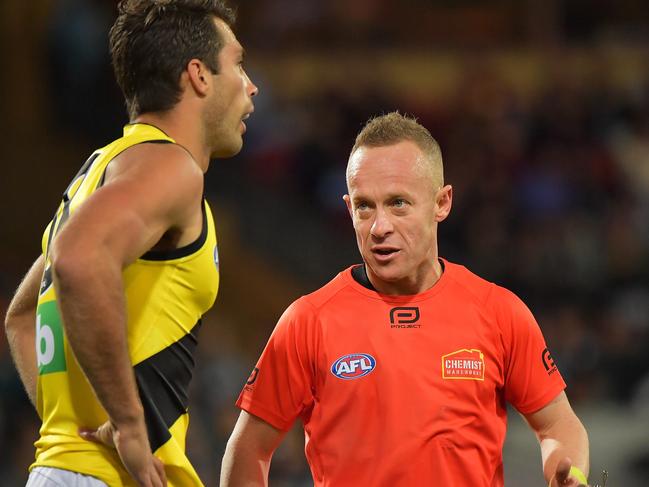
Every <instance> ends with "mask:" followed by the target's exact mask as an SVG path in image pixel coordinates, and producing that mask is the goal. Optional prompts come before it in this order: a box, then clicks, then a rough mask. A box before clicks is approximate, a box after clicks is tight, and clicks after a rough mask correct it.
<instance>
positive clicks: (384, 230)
mask: <svg viewBox="0 0 649 487" xmlns="http://www.w3.org/2000/svg"><path fill="white" fill-rule="evenodd" d="M370 233H371V234H372V236H373V237H375V238H384V237H385V236H386V235H389V234H390V233H392V221H391V220H390V216H389V215H388V214H387V213H386V212H385V211H384V210H383V209H381V208H377V210H376V214H375V217H374V223H372V228H371V230H370Z"/></svg>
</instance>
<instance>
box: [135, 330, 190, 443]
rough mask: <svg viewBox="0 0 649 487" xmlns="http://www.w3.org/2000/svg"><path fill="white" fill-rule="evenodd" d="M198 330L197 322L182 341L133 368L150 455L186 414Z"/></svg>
mask: <svg viewBox="0 0 649 487" xmlns="http://www.w3.org/2000/svg"><path fill="white" fill-rule="evenodd" d="M200 327H201V321H200V320H199V321H198V323H196V326H194V328H192V330H191V331H190V332H189V333H188V334H187V335H185V336H184V337H183V338H181V339H180V340H178V341H177V342H175V343H173V344H172V345H170V346H168V347H167V348H165V349H164V350H161V351H160V352H158V353H156V354H155V355H153V356H152V357H149V358H148V359H146V360H144V361H142V362H140V363H139V364H137V365H136V366H135V367H133V370H134V371H135V379H136V381H137V386H138V391H139V393H140V399H141V400H142V406H143V407H144V417H145V420H146V427H147V432H148V435H149V442H150V443H151V451H156V450H157V449H158V448H160V447H161V446H162V445H164V444H165V443H166V442H167V441H169V439H170V438H171V433H170V432H169V428H171V426H172V425H173V424H174V423H175V422H176V420H177V419H178V418H179V417H180V416H181V415H183V414H184V413H185V412H186V411H187V404H188V389H189V383H190V382H191V379H192V374H193V371H194V365H195V360H194V355H195V353H196V346H197V344H198V341H197V333H198V330H199V329H200Z"/></svg>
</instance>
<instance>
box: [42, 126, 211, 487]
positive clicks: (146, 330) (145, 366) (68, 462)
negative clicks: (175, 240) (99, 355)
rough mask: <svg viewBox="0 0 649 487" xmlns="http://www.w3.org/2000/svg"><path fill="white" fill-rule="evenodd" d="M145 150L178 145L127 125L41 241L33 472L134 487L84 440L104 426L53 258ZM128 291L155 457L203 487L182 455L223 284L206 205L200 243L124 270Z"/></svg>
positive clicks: (179, 480) (172, 477) (182, 480)
mask: <svg viewBox="0 0 649 487" xmlns="http://www.w3.org/2000/svg"><path fill="white" fill-rule="evenodd" d="M145 142H149V143H150V142H155V143H175V142H174V140H173V139H171V138H170V137H168V136H167V135H165V134H164V133H163V132H162V131H160V130H159V129H157V128H155V127H153V126H150V125H146V124H132V125H127V126H126V127H125V128H124V136H123V137H122V138H120V139H117V140H116V141H114V142H112V143H111V144H109V145H107V146H106V147H103V148H101V149H99V150H97V151H95V152H94V153H93V154H92V155H91V156H90V158H89V159H88V160H87V161H86V163H85V164H84V165H83V167H82V168H81V170H80V171H79V173H78V174H77V176H76V177H75V178H74V179H73V181H72V182H71V183H70V185H69V187H68V188H67V190H66V192H65V194H64V195H63V201H62V202H61V204H60V206H59V208H58V211H57V212H56V215H55V217H54V219H53V220H52V221H51V222H50V224H49V225H48V227H47V229H46V230H45V233H44V235H43V254H44V255H45V257H46V264H45V271H44V274H43V280H42V284H41V289H40V293H39V294H40V295H39V298H38V307H37V312H36V352H37V360H38V399H37V408H38V413H39V415H40V417H41V418H42V420H43V424H42V427H41V429H40V438H39V439H38V441H36V443H35V446H36V461H35V462H34V464H33V465H32V467H34V466H48V467H56V468H62V469H66V470H73V471H76V472H79V473H82V474H86V475H92V476H94V477H96V478H98V479H101V480H103V481H104V482H106V483H107V484H108V485H110V486H121V485H124V486H131V485H135V483H134V482H133V481H132V480H131V478H130V476H129V475H128V473H127V472H126V470H125V469H124V468H123V466H122V464H121V462H120V460H119V457H118V455H117V453H116V451H115V450H112V449H109V448H107V447H105V446H103V445H99V444H96V443H92V442H89V441H85V440H83V439H82V438H81V437H79V435H78V428H79V427H80V426H86V427H90V428H93V427H97V426H99V425H101V424H102V423H104V422H105V421H106V420H107V419H108V417H107V415H106V412H105V410H104V409H103V408H102V406H101V405H100V403H99V401H98V400H97V398H96V396H95V394H94V392H93V391H92V389H91V387H90V385H89V383H88V381H87V379H86V377H85V375H84V374H83V372H82V370H81V368H80V367H79V365H78V363H77V361H76V359H75V357H74V355H73V352H72V349H71V348H70V346H69V344H68V342H67V339H66V336H65V331H64V328H63V324H62V322H61V317H60V314H59V311H58V307H57V303H56V293H55V290H54V286H53V285H52V273H51V267H50V265H51V263H50V262H49V257H48V253H49V247H50V244H51V242H52V240H53V238H54V236H55V235H56V234H57V232H58V231H59V230H60V229H61V228H62V226H63V225H64V224H65V222H66V220H67V219H68V217H69V215H70V214H71V213H73V212H74V211H75V209H76V208H78V207H79V205H81V204H83V202H84V200H85V199H86V198H88V197H89V196H90V195H91V194H92V193H93V192H94V191H95V190H97V188H99V187H100V186H101V185H102V183H103V179H104V174H105V171H106V167H107V166H108V164H109V163H110V161H111V160H112V159H114V158H115V157H116V156H117V155H118V154H120V153H121V152H122V151H124V150H126V149H128V148H129V147H132V146H134V145H136V144H141V143H145ZM115 210H116V211H119V209H118V208H116V209H115ZM123 283H124V292H125V295H126V306H127V310H126V311H127V316H128V323H127V336H128V347H129V354H130V358H131V362H132V364H133V369H134V372H135V377H136V381H137V386H138V390H139V394H140V398H141V400H142V404H143V407H144V412H145V418H146V425H147V430H148V436H149V441H150V442H151V449H152V451H154V452H155V454H156V456H157V457H158V458H160V459H161V460H162V462H163V463H164V464H165V470H166V474H167V479H168V482H169V484H170V485H172V486H183V487H184V486H193V485H202V483H201V481H200V479H199V477H198V475H197V474H196V472H195V471H194V469H193V467H192V466H191V464H190V463H189V460H188V459H187V457H186V455H185V436H186V432H187V426H188V422H189V417H188V413H187V402H188V398H187V389H188V387H189V382H190V380H191V377H192V372H193V368H194V354H195V351H196V345H197V331H198V329H199V327H200V319H201V316H202V315H203V314H204V313H205V312H206V311H207V310H208V309H209V308H210V307H211V306H212V304H213V303H214V300H215V298H216V294H217V290H218V284H219V271H218V252H217V245H216V234H215V230H214V223H213V220H212V214H211V212H210V208H209V206H208V204H207V202H206V201H204V202H203V228H202V232H201V235H200V236H199V238H198V239H197V240H196V241H194V242H193V243H191V244H189V245H187V246H185V247H182V248H179V249H175V250H172V251H149V252H147V253H146V254H144V255H143V256H141V257H140V258H139V259H138V260H136V261H135V262H134V263H132V264H131V265H129V266H128V267H126V268H125V269H124V271H123ZM30 468H31V467H30Z"/></svg>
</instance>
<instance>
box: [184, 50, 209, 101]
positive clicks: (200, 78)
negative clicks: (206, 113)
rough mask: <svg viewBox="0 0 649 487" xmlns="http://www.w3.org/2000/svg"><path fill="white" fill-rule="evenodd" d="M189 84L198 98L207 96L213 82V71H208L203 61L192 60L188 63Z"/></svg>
mask: <svg viewBox="0 0 649 487" xmlns="http://www.w3.org/2000/svg"><path fill="white" fill-rule="evenodd" d="M186 72H187V83H188V84H189V86H191V87H192V88H193V89H194V91H195V92H196V94H197V95H198V96H201V97H202V96H206V95H207V93H208V92H209V89H210V86H211V82H212V71H210V70H209V69H208V67H207V66H205V64H204V63H203V61H201V60H199V59H192V60H190V61H189V62H188V63H187V69H186Z"/></svg>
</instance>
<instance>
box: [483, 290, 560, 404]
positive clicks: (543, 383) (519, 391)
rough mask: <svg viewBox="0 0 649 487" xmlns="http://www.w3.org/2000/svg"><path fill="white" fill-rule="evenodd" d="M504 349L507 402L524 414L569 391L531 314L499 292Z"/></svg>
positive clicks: (512, 296) (517, 302) (515, 300)
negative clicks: (562, 392) (565, 390)
mask: <svg viewBox="0 0 649 487" xmlns="http://www.w3.org/2000/svg"><path fill="white" fill-rule="evenodd" d="M496 293H497V295H498V297H497V299H498V300H499V303H498V305H497V306H498V309H499V313H498V317H499V322H500V325H501V328H502V331H503V340H504V345H505V399H506V400H507V401H508V402H509V403H510V404H512V406H514V407H515V408H516V409H517V410H518V411H519V412H521V413H522V414H529V413H533V412H535V411H538V410H539V409H541V408H543V407H544V406H546V405H547V404H548V403H549V402H550V401H552V399H554V398H555V397H556V396H557V395H558V394H559V393H560V392H561V391H563V390H564V389H565V387H566V383H565V382H564V380H563V378H562V377H561V374H560V373H559V370H558V368H557V366H556V364H555V363H554V360H553V359H552V355H551V354H550V351H549V350H548V348H547V345H546V343H545V339H544V338H543V334H542V333H541V329H540V328H539V325H538V324H537V322H536V320H535V319H534V316H533V315H532V312H531V311H530V310H529V309H528V307H527V306H525V304H524V303H523V302H522V301H521V300H520V299H519V298H518V297H517V296H516V295H515V294H513V293H512V292H510V291H507V290H506V289H503V288H497V291H496Z"/></svg>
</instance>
